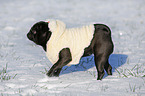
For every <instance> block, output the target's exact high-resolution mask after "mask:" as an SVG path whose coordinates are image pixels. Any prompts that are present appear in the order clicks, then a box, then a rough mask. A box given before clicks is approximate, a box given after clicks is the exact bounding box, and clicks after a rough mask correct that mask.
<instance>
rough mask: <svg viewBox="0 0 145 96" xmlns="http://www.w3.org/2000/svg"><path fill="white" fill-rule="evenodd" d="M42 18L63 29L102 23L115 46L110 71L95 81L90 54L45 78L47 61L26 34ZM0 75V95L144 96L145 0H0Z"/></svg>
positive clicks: (38, 47)
mask: <svg viewBox="0 0 145 96" xmlns="http://www.w3.org/2000/svg"><path fill="white" fill-rule="evenodd" d="M46 19H59V20H62V21H64V22H65V23H66V24H67V25H68V27H78V26H82V25H87V24H91V23H104V24H107V25H108V26H109V27H110V28H111V30H112V38H113V42H114V45H115V49H114V53H113V54H112V55H111V56H110V59H109V60H110V61H109V62H110V63H111V65H112V67H113V75H112V76H107V75H105V77H104V78H103V80H102V81H97V80H96V78H97V75H96V69H95V66H94V60H93V56H90V57H88V58H83V59H82V60H81V61H80V64H78V65H76V66H74V65H73V66H70V67H64V68H63V71H62V72H61V75H60V77H57V78H56V77H53V78H48V77H47V76H46V75H45V73H46V70H49V69H50V67H51V66H52V64H51V63H50V62H49V60H48V59H47V58H46V56H45V52H44V51H43V49H42V48H41V47H40V46H37V45H35V44H34V43H33V42H31V41H29V40H28V39H27V37H26V34H27V32H28V31H29V29H30V27H31V26H32V25H33V24H34V23H35V22H37V21H40V20H46ZM4 70H6V71H5V73H4ZM0 76H1V81H0V95H1V96H23V95H24V96H145V0H39V1H38V0H1V1H0ZM2 78H3V79H2ZM6 79H8V80H6Z"/></svg>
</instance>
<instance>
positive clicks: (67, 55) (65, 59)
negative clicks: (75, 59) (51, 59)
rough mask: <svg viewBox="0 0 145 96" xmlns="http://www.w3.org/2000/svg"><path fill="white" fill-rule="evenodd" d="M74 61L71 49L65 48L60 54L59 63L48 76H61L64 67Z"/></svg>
mask: <svg viewBox="0 0 145 96" xmlns="http://www.w3.org/2000/svg"><path fill="white" fill-rule="evenodd" d="M71 60H72V56H71V52H70V49H69V48H64V49H62V50H61V51H60V52H59V59H58V61H57V62H56V63H55V64H54V65H53V66H52V67H51V69H50V70H49V71H48V73H47V76H49V77H53V76H59V74H60V71H61V69H62V67H63V66H65V65H67V64H68V63H69V62H70V61H71Z"/></svg>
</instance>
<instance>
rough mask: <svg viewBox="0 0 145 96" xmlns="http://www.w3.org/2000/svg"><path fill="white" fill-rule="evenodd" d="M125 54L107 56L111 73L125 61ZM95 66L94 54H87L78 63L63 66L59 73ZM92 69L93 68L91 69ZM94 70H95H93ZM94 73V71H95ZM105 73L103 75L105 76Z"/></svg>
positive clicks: (83, 69) (85, 69)
mask: <svg viewBox="0 0 145 96" xmlns="http://www.w3.org/2000/svg"><path fill="white" fill-rule="evenodd" d="M127 57H128V56H127V55H125V54H111V55H110V57H109V63H110V65H111V66H112V73H113V72H115V70H116V69H117V68H118V67H120V66H122V65H124V64H125V63H126V62H127ZM93 67H95V62H94V56H93V55H91V56H88V57H83V58H82V59H81V60H80V62H79V64H77V65H71V66H64V67H63V69H62V71H61V74H60V75H63V74H69V73H72V72H78V71H87V70H88V69H90V68H93ZM93 71H94V70H93ZM95 71H96V70H95ZM95 74H96V72H95ZM106 76H107V75H106V73H105V76H104V77H106Z"/></svg>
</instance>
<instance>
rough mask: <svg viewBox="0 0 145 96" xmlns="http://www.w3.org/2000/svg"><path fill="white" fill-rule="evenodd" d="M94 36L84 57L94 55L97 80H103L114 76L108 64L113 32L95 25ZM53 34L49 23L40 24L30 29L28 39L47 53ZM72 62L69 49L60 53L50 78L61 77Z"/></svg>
mask: <svg viewBox="0 0 145 96" xmlns="http://www.w3.org/2000/svg"><path fill="white" fill-rule="evenodd" d="M94 28H95V31H94V35H93V38H92V41H91V43H90V45H89V46H88V47H86V48H85V49H84V54H83V56H82V57H85V56H90V55H91V54H94V60H95V65H96V69H97V71H98V78H97V80H101V79H102V78H103V76H104V74H105V72H104V69H105V70H106V72H107V74H108V75H112V67H111V65H110V64H109V62H108V58H109V56H110V54H111V53H112V52H113V48H114V45H113V42H112V39H111V30H110V29H109V27H108V26H106V25H104V24H94ZM51 34H52V33H51V32H50V31H49V28H48V23H47V22H43V21H41V22H38V23H36V24H35V25H34V26H32V28H31V29H30V31H29V33H28V34H27V37H28V39H29V40H31V41H33V42H34V43H36V44H38V45H41V46H42V47H43V49H44V50H45V51H46V44H47V41H48V40H49V38H50V37H51ZM71 60H72V57H71V52H70V49H69V48H64V49H62V50H60V52H59V60H58V61H57V62H56V63H55V64H54V65H53V66H52V67H51V69H50V70H49V71H48V73H47V75H48V76H50V77H51V76H59V73H60V71H61V69H62V67H63V66H65V65H67V64H68V63H69V62H70V61H71Z"/></svg>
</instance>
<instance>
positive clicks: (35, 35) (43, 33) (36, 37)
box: [27, 21, 51, 51]
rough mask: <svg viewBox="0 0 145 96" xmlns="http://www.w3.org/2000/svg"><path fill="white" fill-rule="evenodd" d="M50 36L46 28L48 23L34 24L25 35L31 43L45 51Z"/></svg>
mask: <svg viewBox="0 0 145 96" xmlns="http://www.w3.org/2000/svg"><path fill="white" fill-rule="evenodd" d="M50 36H51V32H50V31H49V28H48V22H43V21H40V22H37V23H36V24H34V25H33V26H32V27H31V29H30V31H29V32H28V34H27V37H28V39H29V40H31V41H33V42H34V43H36V44H37V45H41V46H42V47H43V49H44V50H45V51H46V43H47V41H48V40H49V38H50Z"/></svg>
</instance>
